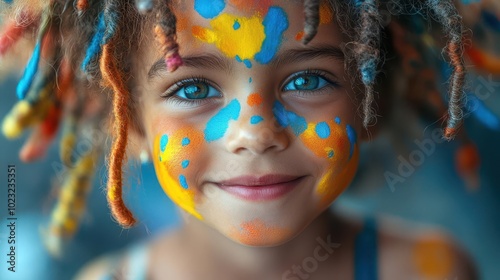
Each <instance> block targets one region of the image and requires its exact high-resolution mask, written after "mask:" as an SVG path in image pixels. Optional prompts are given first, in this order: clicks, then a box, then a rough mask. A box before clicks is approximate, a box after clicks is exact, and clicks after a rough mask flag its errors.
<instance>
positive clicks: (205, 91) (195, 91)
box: [173, 81, 220, 100]
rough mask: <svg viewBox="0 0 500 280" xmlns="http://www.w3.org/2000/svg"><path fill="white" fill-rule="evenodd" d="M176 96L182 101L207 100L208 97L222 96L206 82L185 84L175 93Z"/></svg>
mask: <svg viewBox="0 0 500 280" xmlns="http://www.w3.org/2000/svg"><path fill="white" fill-rule="evenodd" d="M173 95H176V96H177V97H178V98H181V99H188V100H189V99H205V98H207V97H216V96H220V92H219V91H218V90H216V89H215V88H214V87H212V86H210V85H208V84H207V83H206V82H201V81H192V82H185V81H183V82H182V84H180V85H179V89H178V90H177V91H175V93H174V94H173Z"/></svg>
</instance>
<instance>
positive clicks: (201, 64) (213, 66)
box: [148, 54, 232, 80]
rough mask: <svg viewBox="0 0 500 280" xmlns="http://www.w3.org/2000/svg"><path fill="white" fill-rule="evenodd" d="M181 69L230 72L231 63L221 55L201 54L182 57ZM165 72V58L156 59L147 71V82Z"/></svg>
mask: <svg viewBox="0 0 500 280" xmlns="http://www.w3.org/2000/svg"><path fill="white" fill-rule="evenodd" d="M182 62H183V64H182V67H191V68H202V69H210V70H222V71H226V72H230V70H231V69H232V66H231V63H230V62H229V61H228V60H227V59H226V58H224V57H223V56H221V55H214V54H202V55H193V56H183V57H182ZM162 72H165V73H166V72H167V65H166V63H165V58H160V59H158V60H157V61H156V62H155V63H154V64H153V66H151V68H150V69H149V71H148V80H151V79H152V78H154V77H157V76H160V73H162Z"/></svg>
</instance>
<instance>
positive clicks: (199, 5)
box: [194, 0, 226, 18]
mask: <svg viewBox="0 0 500 280" xmlns="http://www.w3.org/2000/svg"><path fill="white" fill-rule="evenodd" d="M225 7H226V2H225V1H224V0H195V1H194V10H195V11H196V12H198V14H200V16H202V17H204V18H214V17H216V16H218V15H219V14H220V13H221V12H222V10H224V8H225Z"/></svg>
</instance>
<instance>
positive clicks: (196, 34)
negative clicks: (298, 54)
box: [173, 0, 336, 52]
mask: <svg viewBox="0 0 500 280" xmlns="http://www.w3.org/2000/svg"><path fill="white" fill-rule="evenodd" d="M173 8H174V13H175V14H176V17H177V33H178V40H179V41H180V42H187V43H189V44H190V45H191V44H194V45H196V43H198V44H199V43H200V42H204V43H211V44H216V45H217V42H218V41H220V42H221V45H225V47H226V48H231V45H233V48H237V47H239V48H240V49H242V48H246V49H247V51H248V52H251V51H252V50H251V49H252V48H256V47H257V46H262V47H266V43H268V44H269V43H271V41H274V42H275V43H276V44H278V43H280V44H281V43H284V42H286V41H287V40H288V39H291V40H292V41H296V42H300V39H301V37H302V36H303V32H302V30H303V27H304V19H305V16H304V4H303V1H295V0H274V1H273V0H192V1H177V2H176V3H175V4H174V7H173ZM333 17H334V15H333V12H332V10H331V8H330V6H329V5H328V3H327V1H321V5H320V23H321V24H320V31H321V29H325V28H327V29H329V30H330V31H333V30H332V29H336V28H335V27H336V26H334V28H332V26H329V27H327V26H328V25H331V23H333V22H334V20H333ZM330 35H334V34H330ZM281 39H285V40H281ZM294 39H295V40H294ZM266 41H269V42H266ZM271 45H272V44H271ZM219 49H220V48H219Z"/></svg>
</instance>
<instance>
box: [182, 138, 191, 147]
mask: <svg viewBox="0 0 500 280" xmlns="http://www.w3.org/2000/svg"><path fill="white" fill-rule="evenodd" d="M189 143H191V140H189V138H187V137H184V138H183V139H182V146H186V145H189Z"/></svg>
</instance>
